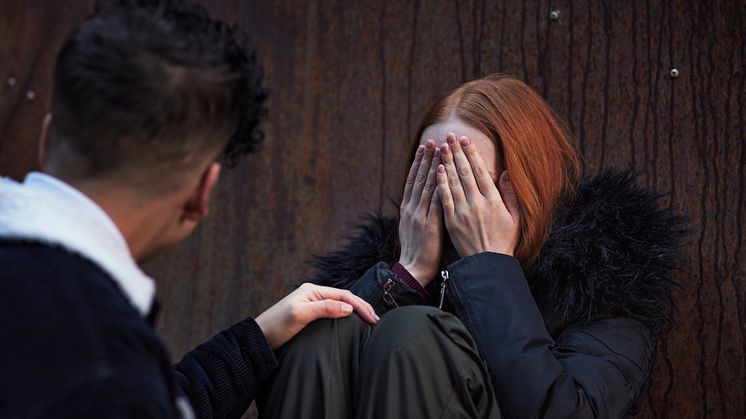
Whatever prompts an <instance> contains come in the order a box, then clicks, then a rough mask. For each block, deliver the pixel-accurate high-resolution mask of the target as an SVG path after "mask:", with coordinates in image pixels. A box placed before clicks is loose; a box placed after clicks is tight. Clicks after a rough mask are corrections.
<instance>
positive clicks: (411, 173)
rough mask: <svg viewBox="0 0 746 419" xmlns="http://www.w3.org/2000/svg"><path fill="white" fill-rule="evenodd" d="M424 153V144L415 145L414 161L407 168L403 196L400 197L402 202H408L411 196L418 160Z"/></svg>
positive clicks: (418, 166)
mask: <svg viewBox="0 0 746 419" xmlns="http://www.w3.org/2000/svg"><path fill="white" fill-rule="evenodd" d="M423 154H425V146H422V145H421V146H419V147H417V152H415V154H414V161H413V162H412V167H410V168H409V174H408V175H407V183H406V184H404V196H403V197H402V201H401V202H402V203H407V202H409V197H410V196H412V187H413V186H414V181H415V179H416V178H417V171H418V170H419V169H420V162H421V161H422V155H423Z"/></svg>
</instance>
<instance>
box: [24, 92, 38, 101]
mask: <svg viewBox="0 0 746 419" xmlns="http://www.w3.org/2000/svg"><path fill="white" fill-rule="evenodd" d="M35 97H36V93H34V91H33V90H29V91H28V92H26V100H28V101H31V100H34V98H35Z"/></svg>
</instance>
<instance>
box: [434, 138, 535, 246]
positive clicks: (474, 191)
mask: <svg viewBox="0 0 746 419" xmlns="http://www.w3.org/2000/svg"><path fill="white" fill-rule="evenodd" d="M440 157H441V160H442V162H443V164H440V165H439V166H438V168H437V182H438V194H439V195H440V199H441V202H442V206H443V213H444V215H445V225H446V229H447V230H448V234H449V236H450V237H451V241H452V242H453V245H454V247H455V248H456V251H457V252H458V254H459V255H460V256H461V257H462V258H463V257H467V256H471V255H473V254H476V253H481V252H495V253H503V254H506V255H510V256H512V255H513V252H514V250H515V247H516V245H517V243H518V236H519V233H520V226H521V219H520V212H519V207H518V200H517V199H516V196H515V193H514V192H513V187H512V185H511V183H510V181H509V180H508V175H507V172H503V173H502V175H501V176H500V179H499V181H498V183H499V185H500V186H499V190H498V187H496V186H495V184H494V182H493V181H492V179H491V178H490V175H489V173H488V171H487V168H486V167H485V165H484V162H483V161H482V157H481V156H480V155H479V152H478V151H477V148H476V147H475V146H474V145H473V144H472V143H471V141H470V140H469V139H468V138H467V137H461V139H460V141H459V140H457V139H456V135H455V134H453V133H449V134H448V144H447V145H443V146H442V147H441V149H440Z"/></svg>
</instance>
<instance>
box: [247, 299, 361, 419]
mask: <svg viewBox="0 0 746 419" xmlns="http://www.w3.org/2000/svg"><path fill="white" fill-rule="evenodd" d="M370 331H371V327H370V326H369V325H368V324H367V323H365V322H364V321H363V320H362V319H360V318H359V317H358V316H357V315H355V314H353V315H351V316H349V317H346V318H343V319H334V320H328V319H327V320H318V321H315V322H313V323H311V324H309V325H308V326H306V328H305V329H304V330H303V331H302V332H301V333H299V334H298V335H297V336H296V337H295V338H293V339H292V340H291V341H290V342H288V343H287V344H286V345H285V346H284V347H283V349H282V350H281V351H280V352H279V354H278V361H279V362H280V366H279V367H278V370H277V371H276V372H275V374H274V375H273V377H271V378H270V379H268V380H267V381H266V382H265V383H264V385H263V386H262V387H263V388H262V389H261V394H260V395H259V397H257V406H258V410H259V417H260V418H272V419H275V418H277V419H283V418H292V419H302V418H309V419H316V418H322V419H347V418H351V417H352V413H351V412H352V391H353V388H354V381H355V377H356V376H357V372H358V366H359V365H360V355H361V354H362V350H363V345H364V343H365V341H366V339H367V338H368V336H369V335H370Z"/></svg>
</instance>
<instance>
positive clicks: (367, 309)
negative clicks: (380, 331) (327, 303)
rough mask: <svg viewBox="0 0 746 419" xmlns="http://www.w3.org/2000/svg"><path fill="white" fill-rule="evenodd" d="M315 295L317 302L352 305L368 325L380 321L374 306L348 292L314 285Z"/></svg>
mask: <svg viewBox="0 0 746 419" xmlns="http://www.w3.org/2000/svg"><path fill="white" fill-rule="evenodd" d="M313 294H314V296H313V299H315V300H338V301H342V302H345V303H347V304H349V305H351V306H352V308H353V310H354V311H355V312H356V313H357V314H358V315H359V316H360V317H362V318H363V320H365V321H367V322H368V323H371V324H375V323H377V322H378V320H380V318H379V317H378V315H377V314H376V311H375V310H374V309H373V306H371V305H370V304H368V302H366V301H365V300H363V299H362V298H360V297H358V296H357V295H355V294H353V293H352V292H350V291H348V290H342V289H339V288H332V287H324V286H320V285H314V286H313Z"/></svg>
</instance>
